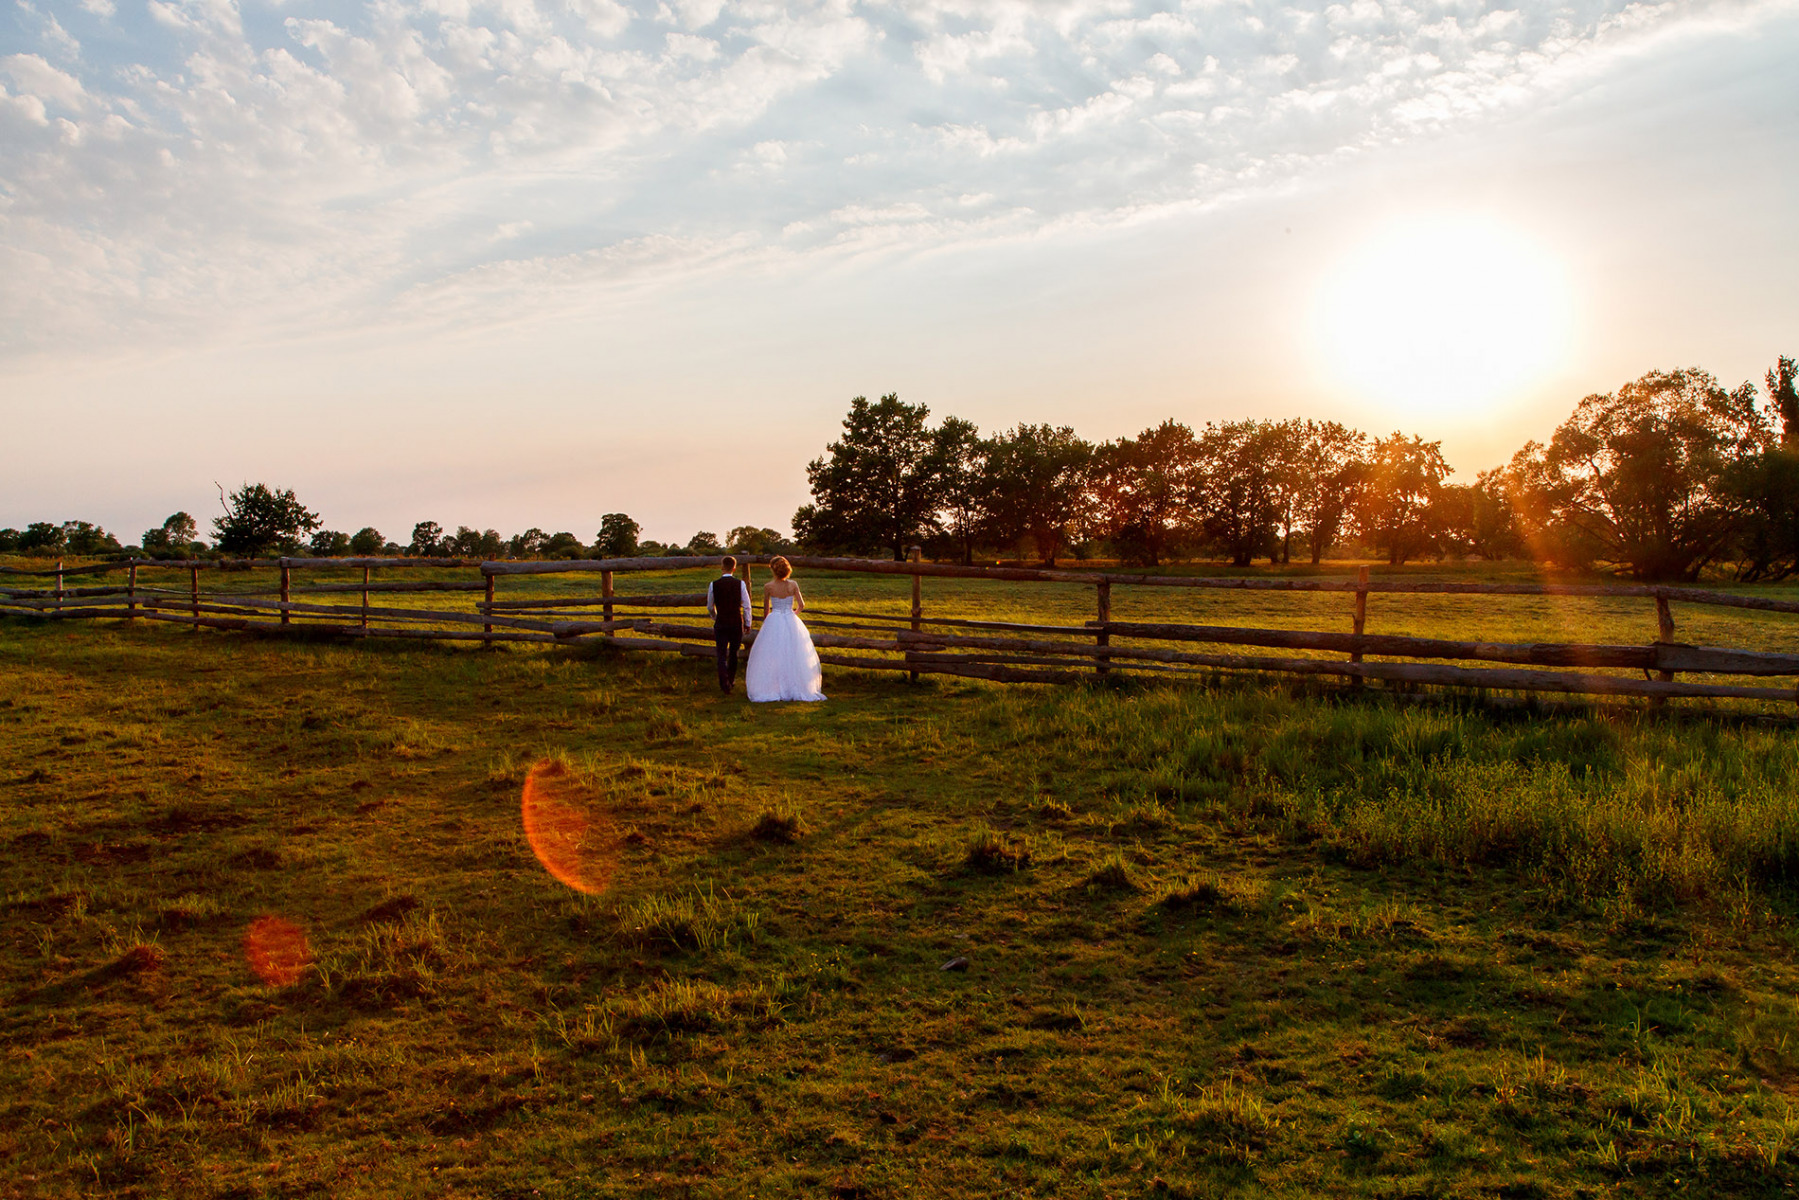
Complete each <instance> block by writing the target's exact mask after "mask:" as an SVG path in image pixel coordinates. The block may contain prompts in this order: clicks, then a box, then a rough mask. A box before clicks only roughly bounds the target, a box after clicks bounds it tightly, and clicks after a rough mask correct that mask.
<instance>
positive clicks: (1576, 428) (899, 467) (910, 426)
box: [0, 357, 1799, 582]
mask: <svg viewBox="0 0 1799 1200" xmlns="http://www.w3.org/2000/svg"><path fill="white" fill-rule="evenodd" d="M1796 376H1799V368H1796V367H1795V363H1794V360H1793V359H1791V358H1786V357H1782V358H1780V359H1779V360H1778V361H1777V362H1776V364H1775V366H1774V367H1773V369H1771V370H1770V371H1768V373H1767V375H1766V377H1765V384H1766V389H1765V393H1766V394H1765V395H1764V394H1763V392H1762V390H1761V389H1758V388H1757V387H1756V386H1755V385H1754V384H1753V383H1748V382H1745V383H1743V384H1741V385H1739V386H1738V387H1736V388H1734V389H1731V390H1726V389H1725V388H1724V387H1723V386H1721V385H1720V384H1719V383H1718V381H1717V380H1716V379H1715V378H1713V377H1712V376H1711V375H1710V374H1708V373H1707V372H1705V371H1703V370H1699V369H1697V368H1688V369H1684V370H1678V371H1651V372H1650V373H1648V374H1646V375H1644V376H1642V377H1641V378H1639V379H1636V380H1633V381H1631V382H1630V383H1627V384H1625V385H1624V386H1622V387H1620V388H1619V389H1618V390H1617V391H1616V392H1611V393H1606V394H1603V395H1599V394H1595V395H1590V396H1587V397H1586V398H1584V399H1583V400H1581V401H1580V402H1579V403H1578V404H1577V405H1575V407H1574V411H1573V412H1572V413H1571V414H1570V415H1569V417H1568V419H1567V420H1566V421H1564V422H1563V423H1562V424H1561V425H1560V426H1559V427H1558V428H1557V429H1556V431H1555V433H1554V435H1553V436H1552V437H1551V438H1550V439H1549V441H1548V442H1546V443H1542V442H1536V441H1532V442H1527V443H1526V444H1525V445H1524V446H1523V447H1522V448H1520V449H1519V450H1518V452H1517V453H1516V454H1514V455H1513V456H1512V459H1511V461H1510V462H1509V463H1507V464H1506V465H1504V466H1501V467H1495V468H1493V469H1492V470H1488V471H1483V472H1481V473H1480V474H1479V475H1478V476H1477V477H1476V478H1475V480H1474V482H1472V483H1468V484H1453V483H1449V482H1448V479H1449V477H1450V475H1451V474H1452V471H1451V468H1450V466H1449V464H1448V463H1447V462H1446V461H1445V460H1444V458H1443V454H1442V450H1441V443H1440V442H1427V441H1425V440H1424V439H1423V438H1422V437H1420V436H1418V435H1416V434H1405V433H1402V432H1395V433H1393V434H1391V435H1388V436H1386V437H1370V436H1369V435H1367V434H1366V433H1364V432H1362V431H1360V430H1357V429H1352V428H1349V427H1348V426H1345V425H1343V424H1340V423H1338V422H1334V421H1314V420H1304V419H1290V420H1243V421H1225V422H1214V423H1208V424H1207V425H1205V426H1204V427H1203V428H1201V429H1198V430H1194V429H1192V428H1190V427H1189V426H1187V425H1184V424H1182V423H1181V422H1179V421H1174V420H1168V421H1164V422H1162V423H1161V424H1160V425H1157V426H1155V427H1154V428H1151V429H1146V430H1144V431H1143V432H1142V433H1140V434H1138V435H1137V436H1135V437H1125V438H1119V439H1117V440H1116V441H1110V442H1098V443H1095V442H1089V441H1087V440H1085V439H1083V438H1081V437H1080V436H1079V435H1077V434H1076V433H1075V431H1074V430H1073V429H1072V428H1070V427H1069V426H1066V425H1061V426H1057V425H1049V424H1041V425H1034V424H1029V423H1025V424H1020V425H1018V426H1016V427H1015V428H1013V429H1010V430H1004V431H1001V432H999V433H996V434H993V435H990V436H983V435H982V434H981V433H980V431H979V430H978V429H977V428H976V427H975V425H974V424H973V423H972V422H969V421H965V420H962V419H961V418H958V417H953V416H951V417H945V418H944V419H943V420H942V421H940V422H938V423H937V424H936V425H932V423H931V421H930V410H929V409H928V408H926V407H925V406H924V405H921V404H907V403H904V402H902V401H901V400H900V398H899V397H898V396H897V395H892V394H889V395H886V396H882V397H881V398H880V399H879V400H878V401H874V402H870V401H869V400H868V399H867V397H864V396H858V397H856V398H855V399H854V400H852V401H851V402H850V409H849V413H848V415H847V416H845V418H844V421H843V433H842V434H841V436H839V437H838V439H837V440H836V441H833V442H831V443H830V444H829V445H828V446H827V447H826V448H825V452H824V454H823V455H822V456H820V457H819V458H816V459H814V460H813V461H812V462H811V463H810V464H809V465H808V467H807V468H806V473H807V479H808V481H809V482H810V484H811V490H812V502H811V503H810V504H807V505H804V506H803V507H801V508H800V509H799V511H798V512H796V513H795V514H794V518H793V529H794V538H793V539H792V540H789V539H787V538H785V537H784V536H783V535H782V534H780V533H779V532H778V531H776V530H773V529H768V528H762V527H756V526H748V525H745V526H739V527H737V528H735V529H732V530H731V531H730V532H729V533H727V534H726V535H725V537H723V538H719V537H718V536H717V535H715V534H713V533H711V532H708V531H704V530H702V531H700V532H698V533H696V534H694V535H693V537H691V538H690V539H688V540H687V541H686V542H685V543H680V544H672V543H661V542H656V541H650V540H642V539H640V536H639V535H640V533H641V527H640V526H639V525H638V524H637V522H636V521H634V520H632V519H631V517H630V516H628V515H627V514H625V513H607V514H605V515H603V516H602V517H601V518H600V523H599V528H598V530H597V531H596V533H595V535H594V538H593V540H592V541H591V542H584V541H583V540H582V539H581V538H580V537H578V536H576V535H575V534H574V533H571V532H567V531H563V532H558V533H545V532H544V531H543V530H542V529H537V528H532V529H527V530H525V531H524V532H523V533H519V534H516V535H514V536H512V537H502V536H501V535H500V534H499V532H498V531H496V530H493V529H486V530H477V529H473V528H471V527H469V526H466V525H463V526H458V527H457V529H456V531H455V532H454V533H451V532H448V531H446V530H445V528H444V527H443V526H441V525H439V524H438V523H437V522H435V521H421V522H419V523H417V524H416V525H414V526H413V529H412V534H411V537H410V539H409V541H407V542H406V543H405V544H401V543H399V542H396V541H392V540H389V539H388V538H387V537H385V536H384V535H383V534H382V533H381V532H380V531H379V530H377V529H375V528H374V527H372V526H365V527H364V528H362V529H359V530H357V531H356V532H355V533H345V532H343V531H340V530H333V529H326V528H324V527H323V523H322V521H321V520H320V518H319V516H318V514H317V513H315V512H313V511H311V510H310V509H308V508H307V507H306V506H305V505H304V504H302V503H301V502H300V500H299V499H298V498H297V497H296V496H295V494H294V493H293V491H292V490H291V489H290V490H282V489H278V488H273V487H270V486H268V485H266V484H263V483H254V484H251V483H246V484H244V485H243V486H242V487H241V488H239V489H237V490H236V491H234V492H232V493H230V494H229V495H228V496H227V495H226V494H225V492H224V489H222V488H221V489H220V501H221V508H222V513H221V515H220V516H218V517H215V518H213V520H212V527H211V530H210V532H211V535H212V537H211V541H210V542H209V541H203V540H201V539H200V537H199V528H198V523H197V522H196V521H195V520H194V518H193V516H191V515H190V514H188V513H186V512H177V513H174V514H172V515H171V516H169V517H168V519H167V520H165V521H164V522H163V523H162V524H161V525H159V526H155V527H152V528H150V529H147V530H145V531H144V533H143V535H142V537H141V538H140V539H139V542H138V544H136V545H131V546H123V545H121V544H120V543H119V541H118V539H117V538H115V537H113V535H111V534H109V533H108V532H107V531H106V530H105V529H103V528H101V527H99V526H98V525H94V524H92V523H90V522H86V521H65V522H61V523H53V522H36V523H33V524H31V525H29V526H27V527H26V528H25V529H24V530H22V531H21V530H15V529H0V553H18V554H31V555H36V556H56V555H64V554H66V555H70V556H96V555H118V554H145V555H149V556H152V557H165V558H186V557H193V556H196V555H217V556H229V557H240V556H241V557H266V556H269V555H276V554H285V555H300V554H306V555H311V556H316V557H339V556H345V555H368V556H380V555H386V556H398V555H413V556H424V557H455V558H483V559H496V558H564V559H572V558H586V557H597V558H631V557H637V556H655V557H671V556H680V555H717V554H721V553H725V552H727V551H730V552H736V553H751V554H769V553H777V552H783V551H790V550H794V549H802V548H803V549H807V550H812V551H815V552H819V553H827V554H830V553H849V554H867V553H886V554H891V555H893V556H894V557H895V558H903V557H904V556H905V553H906V551H907V549H908V548H909V547H911V546H913V545H921V546H923V547H924V548H925V549H926V551H927V553H929V554H930V556H931V557H933V558H937V559H952V558H953V559H959V560H960V561H962V562H965V563H971V562H973V561H974V559H975V556H976V555H977V554H983V555H998V556H1002V557H1006V556H1012V555H1019V554H1024V553H1027V552H1028V553H1030V554H1033V555H1034V556H1035V557H1037V558H1038V559H1040V560H1042V561H1043V562H1045V563H1047V564H1049V565H1052V566H1053V565H1054V564H1055V563H1056V562H1057V561H1058V559H1059V558H1062V557H1065V556H1068V555H1073V556H1075V557H1078V558H1091V557H1105V558H1116V559H1120V560H1123V561H1127V562H1133V563H1142V564H1145V565H1151V566H1153V565H1158V564H1161V563H1163V562H1166V561H1168V560H1169V559H1173V558H1183V557H1191V556H1195V555H1216V556H1218V557H1221V558H1224V559H1227V560H1228V561H1230V562H1231V563H1232V564H1234V565H1236V566H1248V565H1250V564H1251V563H1253V562H1254V561H1256V560H1257V559H1258V558H1266V559H1267V560H1268V561H1270V562H1273V563H1287V562H1291V561H1293V559H1294V557H1295V556H1298V557H1299V558H1300V559H1301V560H1302V561H1310V562H1312V563H1317V562H1319V561H1320V560H1321V559H1322V558H1323V557H1324V556H1325V555H1326V554H1327V553H1329V552H1330V551H1331V550H1332V549H1333V547H1340V546H1343V545H1345V544H1347V543H1350V542H1355V543H1359V545H1360V546H1362V547H1366V548H1369V549H1372V550H1375V551H1377V552H1378V553H1380V554H1381V555H1383V556H1385V557H1386V559H1387V560H1388V561H1389V562H1391V563H1394V564H1401V563H1405V562H1408V561H1411V560H1413V559H1416V558H1420V557H1424V556H1429V555H1435V556H1438V557H1449V556H1477V557H1480V558H1485V559H1505V558H1519V559H1530V560H1534V561H1537V562H1541V563H1545V564H1548V565H1552V566H1557V567H1565V568H1572V569H1581V570H1588V569H1592V568H1594V567H1597V566H1601V565H1603V566H1606V567H1609V568H1611V569H1614V570H1617V571H1619V572H1622V573H1625V574H1629V575H1632V576H1635V577H1637V578H1641V579H1650V580H1670V579H1680V580H1692V579H1696V578H1697V577H1698V576H1699V575H1700V573H1701V572H1703V571H1706V570H1708V569H1710V570H1722V571H1726V572H1728V573H1731V574H1734V575H1735V576H1736V577H1737V578H1739V579H1742V580H1745V581H1751V582H1753V581H1774V580H1780V579H1785V578H1787V577H1789V576H1791V575H1793V574H1795V573H1796V572H1799V392H1796V391H1795V383H1796Z"/></svg>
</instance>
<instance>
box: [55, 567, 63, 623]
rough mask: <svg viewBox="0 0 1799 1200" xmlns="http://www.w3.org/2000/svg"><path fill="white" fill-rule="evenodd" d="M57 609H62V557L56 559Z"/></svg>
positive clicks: (58, 610) (59, 610)
mask: <svg viewBox="0 0 1799 1200" xmlns="http://www.w3.org/2000/svg"><path fill="white" fill-rule="evenodd" d="M56 611H57V612H61V611H62V559H60V558H59V559H57V560H56Z"/></svg>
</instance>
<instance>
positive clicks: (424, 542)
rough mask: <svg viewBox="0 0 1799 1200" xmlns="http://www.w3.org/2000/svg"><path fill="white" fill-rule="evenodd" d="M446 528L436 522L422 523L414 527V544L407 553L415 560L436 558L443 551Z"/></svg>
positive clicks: (407, 548) (407, 549)
mask: <svg viewBox="0 0 1799 1200" xmlns="http://www.w3.org/2000/svg"><path fill="white" fill-rule="evenodd" d="M443 540H444V527H443V526H442V525H439V524H438V523H437V522H436V521H420V522H419V523H418V524H417V525H414V526H413V527H412V544H411V545H409V546H407V547H406V552H407V553H408V554H410V555H412V556H413V557H415V558H434V557H436V556H437V555H438V554H440V553H442V551H443Z"/></svg>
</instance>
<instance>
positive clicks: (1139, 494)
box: [1093, 421, 1200, 566]
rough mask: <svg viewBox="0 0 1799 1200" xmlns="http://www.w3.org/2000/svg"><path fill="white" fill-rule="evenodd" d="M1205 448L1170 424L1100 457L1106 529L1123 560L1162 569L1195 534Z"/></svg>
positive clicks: (1100, 503)
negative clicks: (1195, 509)
mask: <svg viewBox="0 0 1799 1200" xmlns="http://www.w3.org/2000/svg"><path fill="white" fill-rule="evenodd" d="M1199 490H1200V447H1199V441H1198V439H1196V438H1195V437H1194V436H1193V431H1192V430H1191V429H1189V428H1187V426H1185V425H1183V424H1181V423H1180V422H1179V421H1164V422H1162V423H1161V424H1160V425H1158V426H1156V427H1155V428H1154V429H1146V430H1144V431H1143V432H1142V433H1140V434H1138V435H1137V436H1136V437H1134V438H1119V439H1118V440H1117V441H1116V442H1110V443H1107V444H1106V445H1104V446H1101V447H1100V448H1099V450H1098V451H1097V452H1096V453H1095V455H1094V468H1093V492H1094V502H1095V505H1096V507H1097V510H1098V513H1097V515H1098V518H1099V523H1100V528H1101V530H1102V531H1103V532H1104V534H1105V536H1106V537H1107V538H1108V539H1109V540H1110V541H1111V542H1112V543H1113V545H1115V546H1116V547H1117V548H1118V550H1119V551H1120V553H1121V554H1122V555H1123V557H1125V558H1127V559H1131V560H1134V561H1138V562H1144V563H1148V564H1149V565H1150V566H1156V565H1158V564H1159V563H1160V562H1161V561H1162V558H1163V556H1164V555H1166V554H1168V553H1169V551H1170V550H1171V549H1173V548H1174V547H1175V546H1177V545H1178V544H1179V543H1180V542H1181V541H1182V540H1183V539H1184V538H1185V537H1186V536H1188V535H1189V534H1190V533H1192V531H1193V527H1194V520H1193V504H1194V500H1195V499H1196V498H1197V496H1198V493H1199Z"/></svg>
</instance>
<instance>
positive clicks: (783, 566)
mask: <svg viewBox="0 0 1799 1200" xmlns="http://www.w3.org/2000/svg"><path fill="white" fill-rule="evenodd" d="M768 569H769V570H771V571H773V572H774V573H775V578H776V579H785V578H787V577H788V576H789V575H791V574H793V564H792V563H790V562H788V561H787V560H786V559H785V558H782V557H781V556H780V555H779V554H777V555H775V556H774V557H773V558H771V559H769V560H768Z"/></svg>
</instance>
